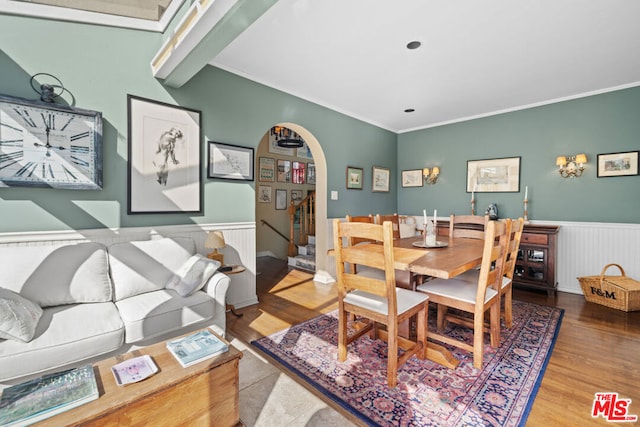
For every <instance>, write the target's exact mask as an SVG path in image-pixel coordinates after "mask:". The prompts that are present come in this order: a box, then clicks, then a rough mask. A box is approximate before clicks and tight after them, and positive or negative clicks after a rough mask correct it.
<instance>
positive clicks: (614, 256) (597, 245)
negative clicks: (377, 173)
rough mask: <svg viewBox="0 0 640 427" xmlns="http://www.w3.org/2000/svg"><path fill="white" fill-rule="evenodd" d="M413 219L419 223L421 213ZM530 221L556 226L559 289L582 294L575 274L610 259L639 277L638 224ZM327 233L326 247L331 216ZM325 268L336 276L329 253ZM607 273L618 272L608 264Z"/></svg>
mask: <svg viewBox="0 0 640 427" xmlns="http://www.w3.org/2000/svg"><path fill="white" fill-rule="evenodd" d="M416 220H417V221H418V223H422V218H421V217H416ZM532 224H547V225H559V226H560V231H559V233H558V257H557V259H556V280H557V281H558V290H559V291H563V292H570V293H575V294H582V289H581V288H580V282H578V279H577V277H580V276H594V275H598V274H600V272H601V271H602V268H603V267H604V266H605V265H607V264H611V263H615V264H619V265H621V266H622V267H623V268H624V270H625V273H626V275H627V276H628V277H631V278H634V279H636V280H640V224H617V223H594V222H563V221H532ZM327 233H328V236H327V238H328V242H329V248H333V228H332V219H329V220H328V224H327ZM318 256H320V255H318ZM327 272H328V273H329V274H330V275H331V276H332V277H333V278H335V277H336V268H335V261H334V259H333V257H329V259H328V260H327ZM607 274H608V275H613V276H617V275H619V274H620V273H619V272H618V269H617V268H615V267H611V268H610V269H609V270H607Z"/></svg>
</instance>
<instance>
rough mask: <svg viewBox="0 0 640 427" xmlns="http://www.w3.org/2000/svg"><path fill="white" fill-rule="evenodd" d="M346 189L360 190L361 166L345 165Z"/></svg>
mask: <svg viewBox="0 0 640 427" xmlns="http://www.w3.org/2000/svg"><path fill="white" fill-rule="evenodd" d="M347 190H362V168H357V167H354V166H347Z"/></svg>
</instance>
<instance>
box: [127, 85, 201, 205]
mask: <svg viewBox="0 0 640 427" xmlns="http://www.w3.org/2000/svg"><path fill="white" fill-rule="evenodd" d="M127 107H128V122H129V123H128V124H129V130H128V136H129V147H128V149H129V160H128V162H129V165H128V166H129V167H128V171H127V175H128V176H127V178H128V187H129V191H128V195H127V212H128V213H129V214H150V213H196V212H198V213H199V212H202V183H201V181H202V180H201V178H202V172H201V170H202V168H201V161H200V160H201V151H202V150H201V147H202V138H201V135H200V117H201V112H200V111H198V110H193V109H190V108H186V107H178V106H175V105H170V104H165V103H162V102H158V101H153V100H150V99H145V98H140V97H137V96H133V95H128V96H127Z"/></svg>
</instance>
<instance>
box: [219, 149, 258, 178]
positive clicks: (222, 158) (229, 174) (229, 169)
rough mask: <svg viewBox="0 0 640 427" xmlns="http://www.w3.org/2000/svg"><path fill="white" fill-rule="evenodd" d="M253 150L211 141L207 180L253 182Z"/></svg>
mask: <svg viewBox="0 0 640 427" xmlns="http://www.w3.org/2000/svg"><path fill="white" fill-rule="evenodd" d="M253 169H254V168H253V148H251V147H242V146H240V145H232V144H223V143H221V142H213V141H209V167H208V168H207V178H218V179H235V180H240V181H253Z"/></svg>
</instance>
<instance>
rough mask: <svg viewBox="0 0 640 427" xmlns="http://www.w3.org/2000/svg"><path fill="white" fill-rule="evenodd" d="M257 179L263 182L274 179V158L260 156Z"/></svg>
mask: <svg viewBox="0 0 640 427" xmlns="http://www.w3.org/2000/svg"><path fill="white" fill-rule="evenodd" d="M259 168H260V169H259V174H258V179H259V180H260V181H265V182H274V181H275V180H276V160H275V159H273V158H271V157H260V166H259Z"/></svg>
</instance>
